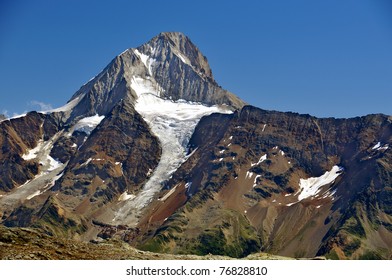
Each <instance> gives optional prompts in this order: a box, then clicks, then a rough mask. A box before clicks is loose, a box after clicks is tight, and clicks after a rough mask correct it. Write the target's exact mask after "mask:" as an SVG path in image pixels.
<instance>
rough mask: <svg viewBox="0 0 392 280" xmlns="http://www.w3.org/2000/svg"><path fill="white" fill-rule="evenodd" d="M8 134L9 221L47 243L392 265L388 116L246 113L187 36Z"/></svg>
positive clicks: (0, 180)
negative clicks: (380, 261)
mask: <svg viewBox="0 0 392 280" xmlns="http://www.w3.org/2000/svg"><path fill="white" fill-rule="evenodd" d="M0 120H1V119H0ZM0 131H1V133H0V145H1V150H0V167H1V168H0V223H1V224H3V225H4V226H6V227H15V228H16V229H15V231H18V234H19V233H20V234H23V230H22V232H19V228H20V227H24V228H35V229H34V230H33V231H34V234H38V233H37V232H39V233H41V232H45V233H47V234H49V235H51V236H52V237H51V238H49V239H48V238H47V237H46V236H45V237H44V236H42V235H39V234H38V235H39V236H42V238H44V239H45V242H47V243H48V244H49V243H50V242H52V240H55V239H56V238H58V239H59V240H67V239H72V240H77V241H78V242H79V241H92V242H93V243H98V244H100V243H105V244H107V242H115V241H116V240H117V241H118V240H121V242H126V243H128V244H130V245H131V246H134V247H136V248H138V249H141V250H145V251H153V252H161V253H162V252H165V253H170V254H174V255H189V254H192V255H208V254H213V255H225V256H229V257H234V258H242V257H245V256H248V255H249V254H253V253H259V252H265V253H271V254H275V255H282V256H288V257H295V258H303V257H305V258H313V257H316V256H326V257H327V258H331V259H392V192H391V190H392V153H391V145H392V117H391V116H386V115H382V114H375V115H367V116H363V117H357V118H350V119H335V118H316V117H313V116H310V115H303V114H296V113H283V112H277V111H267V110H262V109H260V108H256V107H254V106H251V105H247V104H246V103H245V102H243V101H242V100H241V99H240V98H238V97H237V96H235V95H234V94H233V93H231V92H229V91H227V90H224V89H223V88H222V87H221V86H219V85H218V84H217V83H216V81H215V80H214V77H213V75H212V70H211V68H210V66H209V65H208V61H207V58H206V57H205V56H203V54H202V53H201V52H200V50H199V49H198V48H197V47H196V46H195V45H194V44H193V43H192V41H191V40H190V39H189V38H188V37H187V36H185V35H184V34H182V33H178V32H164V33H161V34H159V35H158V36H156V37H154V38H153V39H151V40H150V41H149V42H147V43H146V44H143V45H142V46H140V47H137V48H130V49H127V50H125V51H124V52H123V53H121V54H120V55H118V56H116V57H115V58H114V59H113V60H112V61H111V62H110V63H109V64H108V66H107V67H105V68H104V69H103V70H102V71H101V72H100V73H98V74H97V75H96V76H95V77H94V78H92V79H91V80H90V81H88V82H87V83H86V84H84V85H83V86H82V87H81V88H80V89H79V90H78V91H77V92H76V93H75V94H74V95H73V96H72V97H71V99H70V100H69V102H68V103H67V104H65V105H64V106H62V107H60V108H57V109H53V110H50V111H46V112H29V113H27V114H25V115H22V116H18V117H14V118H10V119H3V120H1V121H0ZM4 230H5V231H7V230H6V229H4ZM36 231H37V232H36ZM10 232H12V229H10ZM7 234H8V233H7ZM2 242H3V241H2ZM83 246H84V245H83ZM94 248H96V247H94ZM97 248H99V247H97ZM116 248H117V247H116ZM116 248H114V247H113V250H117V249H116ZM94 250H95V249H94ZM98 250H100V249H98ZM75 254H76V255H75V256H79V255H78V254H79V253H77V252H75ZM99 254H100V253H99ZM99 254H97V255H92V257H91V258H94V256H95V257H96V258H100V257H99V256H101V255H99ZM121 254H123V253H121ZM122 256H126V255H122ZM56 257H58V256H56V255H53V256H52V255H51V256H50V258H56ZM86 258H87V257H86Z"/></svg>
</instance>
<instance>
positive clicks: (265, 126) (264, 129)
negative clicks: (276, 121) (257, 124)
mask: <svg viewBox="0 0 392 280" xmlns="http://www.w3.org/2000/svg"><path fill="white" fill-rule="evenodd" d="M266 126H267V124H265V125H264V126H263V130H262V131H261V132H264V130H265V127H266Z"/></svg>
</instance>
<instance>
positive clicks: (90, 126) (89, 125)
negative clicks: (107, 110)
mask: <svg viewBox="0 0 392 280" xmlns="http://www.w3.org/2000/svg"><path fill="white" fill-rule="evenodd" d="M104 118H105V116H99V115H98V114H96V115H94V116H91V117H86V118H83V119H81V120H79V121H78V122H77V123H76V124H75V126H74V131H81V132H85V133H86V134H87V135H89V134H90V133H91V132H92V131H93V130H94V129H95V128H96V127H97V125H99V124H100V123H101V121H102V120H103V119H104Z"/></svg>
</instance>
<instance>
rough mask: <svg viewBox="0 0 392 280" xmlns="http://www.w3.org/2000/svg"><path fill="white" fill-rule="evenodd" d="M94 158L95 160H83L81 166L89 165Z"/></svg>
mask: <svg viewBox="0 0 392 280" xmlns="http://www.w3.org/2000/svg"><path fill="white" fill-rule="evenodd" d="M92 160H93V159H92V158H89V159H88V160H86V161H85V162H83V163H82V164H81V165H80V167H82V166H85V165H88V164H89V163H90V162H91V161H92Z"/></svg>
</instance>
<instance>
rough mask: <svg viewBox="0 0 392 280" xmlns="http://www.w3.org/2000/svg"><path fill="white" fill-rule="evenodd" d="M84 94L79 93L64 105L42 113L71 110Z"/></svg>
mask: <svg viewBox="0 0 392 280" xmlns="http://www.w3.org/2000/svg"><path fill="white" fill-rule="evenodd" d="M94 78H95V77H94ZM84 96H85V94H82V95H79V96H78V97H75V98H74V99H72V100H71V101H69V102H68V103H67V104H65V105H64V106H62V107H59V108H56V109H53V110H48V111H44V112H43V113H55V112H66V111H71V110H72V109H73V108H74V107H75V106H76V105H78V104H79V102H80V100H82V99H83V97H84Z"/></svg>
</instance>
